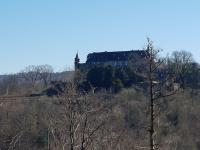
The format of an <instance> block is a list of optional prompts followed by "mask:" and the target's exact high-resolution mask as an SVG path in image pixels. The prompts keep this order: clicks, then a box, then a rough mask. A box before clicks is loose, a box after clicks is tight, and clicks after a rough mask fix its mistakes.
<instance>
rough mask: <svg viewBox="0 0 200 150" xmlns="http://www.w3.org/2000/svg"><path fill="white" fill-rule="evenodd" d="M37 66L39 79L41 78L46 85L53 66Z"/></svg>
mask: <svg viewBox="0 0 200 150" xmlns="http://www.w3.org/2000/svg"><path fill="white" fill-rule="evenodd" d="M38 68H39V79H40V80H42V82H43V84H44V86H45V87H46V86H47V85H48V84H49V83H50V82H51V80H52V76H53V67H52V66H50V65H40V66H38Z"/></svg>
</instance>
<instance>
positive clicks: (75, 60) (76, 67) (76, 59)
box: [74, 52, 80, 70]
mask: <svg viewBox="0 0 200 150" xmlns="http://www.w3.org/2000/svg"><path fill="white" fill-rule="evenodd" d="M79 63H80V59H79V57H78V52H77V53H76V57H75V59H74V67H75V70H77V69H79Z"/></svg>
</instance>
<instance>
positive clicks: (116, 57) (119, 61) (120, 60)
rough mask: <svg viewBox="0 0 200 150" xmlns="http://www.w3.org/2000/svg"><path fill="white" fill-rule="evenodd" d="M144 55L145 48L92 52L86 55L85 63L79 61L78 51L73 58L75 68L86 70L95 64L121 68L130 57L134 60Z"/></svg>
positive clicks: (138, 59)
mask: <svg viewBox="0 0 200 150" xmlns="http://www.w3.org/2000/svg"><path fill="white" fill-rule="evenodd" d="M145 56H146V51H145V50H130V51H116V52H107V51H105V52H97V53H96V52H94V53H90V54H88V56H87V60H86V62H85V63H80V59H79V56H78V53H77V54H76V57H75V59H74V65H75V70H77V69H78V70H80V71H84V70H88V69H91V68H93V67H96V66H112V67H115V68H123V67H127V66H128V65H129V61H130V58H134V61H141V60H142V59H144V58H145Z"/></svg>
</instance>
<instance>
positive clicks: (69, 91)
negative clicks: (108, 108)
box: [52, 83, 105, 150]
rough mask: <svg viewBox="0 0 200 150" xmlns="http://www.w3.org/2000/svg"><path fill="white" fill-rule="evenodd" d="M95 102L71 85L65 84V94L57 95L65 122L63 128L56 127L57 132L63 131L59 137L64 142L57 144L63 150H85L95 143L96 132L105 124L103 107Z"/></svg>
mask: <svg viewBox="0 0 200 150" xmlns="http://www.w3.org/2000/svg"><path fill="white" fill-rule="evenodd" d="M95 102H96V101H95V99H92V98H91V97H90V96H89V95H82V94H80V93H78V92H77V91H76V86H75V85H74V84H73V83H67V86H66V89H65V92H64V93H63V94H60V95H59V105H60V107H61V110H62V111H63V112H64V114H63V117H64V120H65V122H64V124H65V126H64V127H63V126H59V127H58V128H59V129H58V130H63V129H64V130H65V133H64V135H61V137H63V139H65V140H64V141H63V143H60V144H59V145H62V149H63V150H65V149H70V150H77V149H79V150H87V149H88V148H89V147H90V146H91V145H92V143H93V142H94V141H95V138H96V137H97V132H99V130H100V129H101V128H102V127H103V126H104V123H105V118H104V116H103V109H104V107H103V106H99V104H96V103H95ZM101 115H102V117H99V116H101ZM97 116H98V117H97ZM59 122H60V121H59ZM60 124H62V123H61V122H60ZM52 126H53V125H52ZM55 126H58V125H55ZM53 128H56V127H53ZM62 128H63V129H62ZM54 137H55V136H54ZM54 139H56V137H55V138H54Z"/></svg>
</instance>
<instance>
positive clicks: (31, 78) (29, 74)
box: [20, 65, 40, 88]
mask: <svg viewBox="0 0 200 150" xmlns="http://www.w3.org/2000/svg"><path fill="white" fill-rule="evenodd" d="M39 74H40V68H39V67H38V66H34V65H30V66H27V67H26V68H25V69H24V70H23V71H21V73H20V75H21V77H22V78H24V79H25V80H26V81H27V82H30V83H31V85H32V87H33V88H35V84H36V82H37V80H38V79H39Z"/></svg>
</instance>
